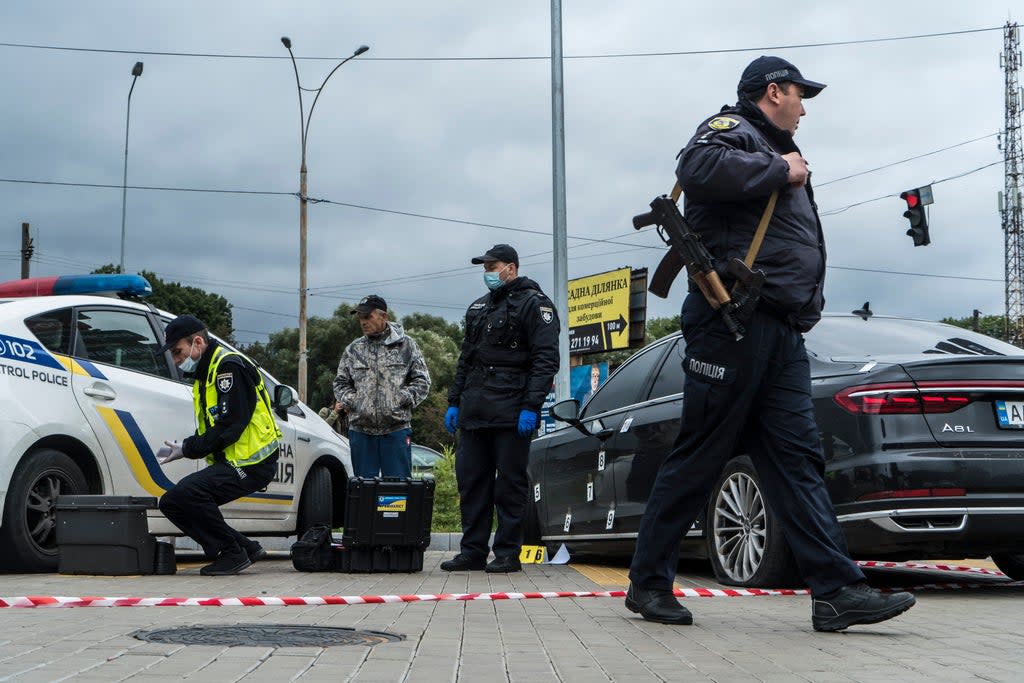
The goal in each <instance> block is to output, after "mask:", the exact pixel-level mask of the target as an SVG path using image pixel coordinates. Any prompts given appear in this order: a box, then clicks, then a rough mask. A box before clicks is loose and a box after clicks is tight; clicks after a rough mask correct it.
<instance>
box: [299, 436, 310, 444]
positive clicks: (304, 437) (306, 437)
mask: <svg viewBox="0 0 1024 683" xmlns="http://www.w3.org/2000/svg"><path fill="white" fill-rule="evenodd" d="M299 441H305V442H306V443H309V442H310V438H309V437H308V436H300V437H299Z"/></svg>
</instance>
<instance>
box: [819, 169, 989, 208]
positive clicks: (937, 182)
mask: <svg viewBox="0 0 1024 683" xmlns="http://www.w3.org/2000/svg"><path fill="white" fill-rule="evenodd" d="M1001 163H1003V160H1002V159H1000V160H999V161H993V162H992V163H990V164H985V165H984V166H978V167H977V168H972V169H971V170H969V171H964V172H963V173H958V174H956V175H952V176H949V177H948V178H943V179H941V180H933V181H932V182H931V183H930V184H931V185H938V184H939V183H945V182H947V181H950V180H956V179H957V178H963V177H964V176H968V175H971V174H972V173H977V172H978V171H983V170H985V169H986V168H989V167H991V166H995V165H996V164H1001ZM898 196H899V195H895V194H885V195H882V196H881V197H875V198H873V199H865V200H864V201H861V202H854V203H853V204H847V205H846V206H842V207H839V208H838V209H829V210H828V211H822V212H820V213H819V214H818V215H819V216H834V215H836V214H838V213H843V212H844V211H847V210H848V209H852V208H854V207H855V206H862V205H864V204H870V203H871V202H877V201H880V200H882V199H889V198H890V197H898Z"/></svg>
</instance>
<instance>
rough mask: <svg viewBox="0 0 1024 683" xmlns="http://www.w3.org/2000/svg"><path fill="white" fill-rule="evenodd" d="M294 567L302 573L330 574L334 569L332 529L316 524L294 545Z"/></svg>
mask: <svg viewBox="0 0 1024 683" xmlns="http://www.w3.org/2000/svg"><path fill="white" fill-rule="evenodd" d="M292 566H294V567H295V568H296V569H297V570H299V571H300V572H329V571H332V570H333V569H334V550H333V548H332V547H331V529H330V527H328V526H326V525H324V524H314V525H313V526H311V527H310V528H309V529H307V530H306V533H304V534H302V538H300V539H299V540H297V541H296V542H295V543H293V544H292Z"/></svg>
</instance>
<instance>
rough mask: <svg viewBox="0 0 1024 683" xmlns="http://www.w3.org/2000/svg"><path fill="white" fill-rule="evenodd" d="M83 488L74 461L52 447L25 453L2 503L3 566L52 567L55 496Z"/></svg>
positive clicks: (40, 569) (54, 567)
mask: <svg viewBox="0 0 1024 683" xmlns="http://www.w3.org/2000/svg"><path fill="white" fill-rule="evenodd" d="M87 491H88V484H87V482H86V480H85V475H84V474H82V470H81V469H80V468H79V467H78V465H76V464H75V462H74V461H73V460H72V459H71V458H69V457H68V456H66V455H65V454H63V453H61V452H60V451H55V450H53V449H49V448H44V449H40V450H38V451H35V452H34V453H30V454H28V455H27V456H26V457H25V458H24V459H23V460H22V461H21V463H19V464H18V468H17V469H16V470H15V472H14V476H13V477H11V485H10V488H9V490H8V491H7V500H6V503H5V504H4V523H3V528H2V529H0V547H3V548H4V549H5V550H4V552H3V554H2V557H0V566H3V567H4V568H5V569H8V570H11V569H13V570H18V571H26V572H52V571H56V570H57V559H58V555H57V518H56V505H57V496H61V495H75V494H82V493H86V492H87Z"/></svg>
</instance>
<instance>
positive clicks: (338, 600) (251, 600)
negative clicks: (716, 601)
mask: <svg viewBox="0 0 1024 683" xmlns="http://www.w3.org/2000/svg"><path fill="white" fill-rule="evenodd" d="M857 564H858V565H860V566H861V567H864V568H866V569H917V570H922V569H924V570H930V571H943V572H957V573H965V574H977V575H983V576H992V577H1005V576H1006V575H1005V574H1003V572H1001V571H998V570H995V569H986V568H983V567H962V566H956V565H948V564H921V563H918V562H876V561H859V562H858V563H857ZM1021 586H1024V581H1003V582H999V583H994V582H993V583H928V584H922V585H918V586H912V587H909V588H884V589H883V590H886V591H896V590H910V591H921V590H960V589H964V588H992V587H999V588H1017V587H1021ZM673 592H674V593H675V595H676V597H679V598H741V597H765V596H772V595H781V596H789V595H809V594H810V591H809V590H807V589H805V588H801V589H787V588H773V589H766V588H677V589H675V590H674V591H673ZM625 596H626V591H624V590H614V591H543V592H531V593H507V592H506V593H440V594H435V595H429V594H428V595H347V596H346V595H325V596H312V597H292V596H281V597H276V596H275V597H255V596H252V597H237V598H174V597H163V598H156V597H154V598H131V597H113V598H112V597H93V596H86V597H62V596H52V595H27V596H19V597H0V608H4V607H295V606H315V605H381V604H391V603H406V602H441V601H464V602H469V601H478V600H533V599H551V598H623V597H625Z"/></svg>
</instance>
